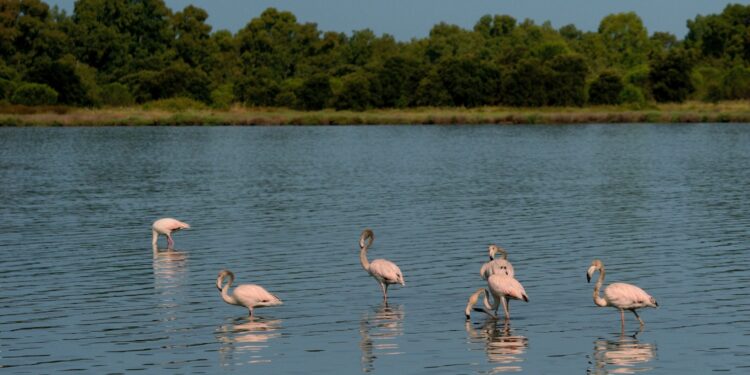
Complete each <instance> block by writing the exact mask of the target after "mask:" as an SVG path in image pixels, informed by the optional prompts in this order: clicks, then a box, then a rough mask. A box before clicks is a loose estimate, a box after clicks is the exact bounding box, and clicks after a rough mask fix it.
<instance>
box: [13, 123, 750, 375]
mask: <svg viewBox="0 0 750 375" xmlns="http://www.w3.org/2000/svg"><path fill="white" fill-rule="evenodd" d="M748 166H750V126H748V125H738V124H731V125H724V124H697V125H575V126H408V127H406V126H404V127H399V126H379V127H368V126H358V127H310V128H307V127H242V128H237V127H211V128H199V127H194V128H169V127H163V128H102V129H96V128H66V129H58V128H44V129H0V181H2V182H0V217H1V218H2V225H1V226H0V256H1V262H0V285H2V288H0V307H1V308H0V367H4V368H5V369H3V371H2V372H3V373H19V374H21V373H28V374H45V373H52V372H58V371H62V370H86V371H89V372H92V373H102V374H104V373H130V372H133V371H137V370H145V371H147V372H166V373H207V374H214V373H217V372H219V371H222V372H223V371H227V372H238V373H249V372H253V371H254V372H255V373H258V372H260V373H276V374H282V373H284V374H303V373H305V374H306V373H325V372H334V371H335V372H337V373H358V372H371V373H381V374H393V373H404V374H406V373H408V374H421V373H425V374H427V373H429V374H475V373H478V374H494V373H499V372H525V373H529V374H541V373H568V374H573V373H578V374H580V373H584V372H588V373H595V374H607V373H635V372H639V373H663V374H666V373H670V374H674V373H708V372H710V371H727V372H734V373H747V372H748V371H750V370H749V368H750V319H749V318H748V316H750V314H749V313H750V298H749V297H750V293H749V292H748V289H747V286H748V285H749V283H750V271H748V267H747V265H748V263H749V262H750V255H748V248H749V247H750V245H748V244H750V189H748V186H750V168H748ZM163 216H171V217H176V218H178V219H182V220H184V221H187V222H189V223H190V224H191V225H192V226H193V229H191V230H188V231H183V232H180V233H178V234H176V235H175V241H176V246H175V248H176V249H175V250H174V251H164V250H160V251H158V252H157V253H156V254H154V253H152V249H151V246H150V229H149V226H150V224H151V222H152V221H153V220H154V219H156V218H159V217H163ZM366 227H370V228H372V229H373V230H374V231H375V238H376V240H375V243H374V245H373V247H372V249H371V251H370V259H374V258H378V257H384V258H387V259H390V260H393V261H395V262H396V263H398V265H399V266H400V267H401V270H402V271H403V272H404V275H405V278H406V287H404V288H400V287H397V286H394V287H391V289H390V290H389V297H390V298H389V304H388V306H385V305H383V304H382V303H381V296H380V290H379V287H378V286H377V284H376V282H375V281H374V280H373V279H372V278H371V277H369V276H368V275H367V274H366V272H365V271H364V270H362V269H361V267H360V265H359V259H358V246H357V240H358V237H359V234H360V232H361V231H362V229H364V228H366ZM491 242H495V243H498V244H500V245H501V246H503V247H504V248H506V249H507V250H508V251H509V254H510V255H509V260H510V261H511V262H512V263H513V265H514V267H515V270H516V278H517V279H518V280H519V281H520V282H521V283H523V285H524V287H525V288H526V291H527V293H528V295H529V298H530V302H529V303H528V304H527V303H523V302H518V301H514V302H513V303H511V313H512V320H511V322H510V324H508V325H506V324H504V323H503V321H502V320H501V321H493V320H490V319H488V318H487V317H485V316H482V314H481V313H475V314H474V315H473V316H472V320H471V322H469V323H466V322H465V320H464V317H463V308H464V306H465V303H466V299H467V298H468V296H469V295H470V294H471V293H472V292H473V291H474V290H476V288H478V287H481V286H482V285H484V284H483V281H482V280H481V279H480V278H479V268H480V267H481V265H482V264H483V262H485V261H486V259H487V252H486V249H487V245H488V244H489V243H491ZM160 244H161V245H162V246H165V242H164V240H163V239H162V240H161V242H160ZM594 258H601V259H602V260H603V261H604V263H605V265H606V267H607V280H606V281H605V284H606V283H609V282H613V281H624V282H632V283H635V284H638V285H639V286H641V287H643V288H644V289H645V290H646V291H648V292H649V293H651V294H652V295H653V296H654V297H656V299H657V300H658V301H659V305H660V308H659V309H648V310H645V311H643V312H642V313H641V316H642V317H643V319H644V320H645V322H646V327H645V329H644V330H643V331H642V332H640V333H639V334H638V335H637V336H636V338H633V337H631V336H628V335H632V334H633V333H635V332H636V331H638V324H637V322H636V321H635V319H634V318H633V316H632V314H630V315H627V316H626V319H627V327H626V331H627V332H626V333H627V335H624V336H623V335H621V333H620V323H619V314H618V312H617V311H616V310H614V309H611V308H597V307H596V306H594V303H593V301H592V298H591V291H592V287H593V285H592V284H587V283H586V278H585V275H584V274H585V272H586V269H587V268H588V265H589V263H590V262H591V260H592V259H594ZM223 268H229V269H231V270H232V271H234V272H235V273H236V274H237V281H238V282H239V283H258V284H261V285H263V286H265V287H266V288H267V289H268V290H269V291H271V292H273V293H275V294H276V295H278V296H279V297H280V298H281V299H282V300H284V302H285V304H284V305H283V306H280V307H274V308H267V309H260V310H257V313H258V315H259V317H258V318H257V319H255V320H249V319H248V318H247V316H246V315H247V310H246V309H243V308H240V307H237V306H230V305H227V304H225V303H224V302H223V301H222V300H221V298H220V297H219V293H218V292H217V290H216V287H215V279H216V276H217V274H218V272H219V271H220V270H221V269H223Z"/></svg>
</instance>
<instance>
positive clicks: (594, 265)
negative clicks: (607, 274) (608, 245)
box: [586, 259, 604, 283]
mask: <svg viewBox="0 0 750 375" xmlns="http://www.w3.org/2000/svg"><path fill="white" fill-rule="evenodd" d="M603 268H604V264H603V263H602V261H601V260H599V259H594V260H593V261H592V262H591V265H590V266H589V269H588V271H586V282H589V283H590V282H591V276H592V275H594V272H596V271H597V270H599V271H601V270H602V269H603Z"/></svg>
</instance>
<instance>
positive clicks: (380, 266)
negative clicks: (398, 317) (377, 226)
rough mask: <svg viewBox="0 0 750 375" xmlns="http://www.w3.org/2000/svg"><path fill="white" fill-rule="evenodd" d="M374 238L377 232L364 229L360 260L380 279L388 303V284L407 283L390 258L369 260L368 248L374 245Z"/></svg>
mask: <svg viewBox="0 0 750 375" xmlns="http://www.w3.org/2000/svg"><path fill="white" fill-rule="evenodd" d="M366 240H368V241H366ZM374 240H375V234H374V233H372V230H370V229H365V230H364V231H362V235H361V236H360V237H359V261H360V262H361V263H362V268H364V269H365V271H367V273H369V274H370V275H371V276H372V277H374V278H375V280H377V281H378V283H379V284H380V289H381V290H382V291H383V300H384V301H385V302H386V303H388V285H390V284H401V286H405V285H406V283H405V282H404V276H403V274H401V270H400V269H399V268H398V266H397V265H396V264H395V263H393V262H391V261H390V260H385V259H375V260H373V261H372V262H369V261H368V260H367V249H368V248H369V247H370V246H372V242H373V241H374Z"/></svg>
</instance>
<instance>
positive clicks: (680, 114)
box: [0, 101, 750, 127]
mask: <svg viewBox="0 0 750 375" xmlns="http://www.w3.org/2000/svg"><path fill="white" fill-rule="evenodd" d="M9 112H11V113H9ZM19 112H20V113H19ZM712 122H733V123H741V122H748V123H750V102H747V101H732V102H720V103H703V102H686V103H681V104H659V105H654V106H651V107H648V108H645V109H632V108H627V107H621V106H601V107H580V108H579V107H565V108H562V107H543V108H511V107H478V108H468V109H467V108H405V109H377V110H367V111H362V112H355V111H335V110H330V109H326V110H320V111H297V110H290V109H285V108H245V107H241V106H235V107H233V108H231V109H227V110H216V109H185V110H182V111H176V110H164V109H145V108H143V107H140V106H134V107H126V108H95V109H90V108H68V107H49V108H35V107H20V108H19V107H4V108H3V107H0V127H56V126H57V127H59V126H64V127H68V126H90V127H96V126H180V125H203V126H253V125H443V124H445V125H450V124H466V125H472V124H498V125H520V124H591V123H605V124H616V123H712Z"/></svg>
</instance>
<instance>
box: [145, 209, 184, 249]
mask: <svg viewBox="0 0 750 375" xmlns="http://www.w3.org/2000/svg"><path fill="white" fill-rule="evenodd" d="M181 229H190V224H188V223H183V222H181V221H179V220H176V219H172V218H170V217H165V218H163V219H159V220H156V221H154V224H152V225H151V234H152V236H151V244H152V245H153V246H154V248H156V241H157V240H158V239H159V235H162V236H166V237H167V247H168V248H170V249H171V248H172V247H173V246H174V240H172V233H173V232H177V231H179V230H181Z"/></svg>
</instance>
